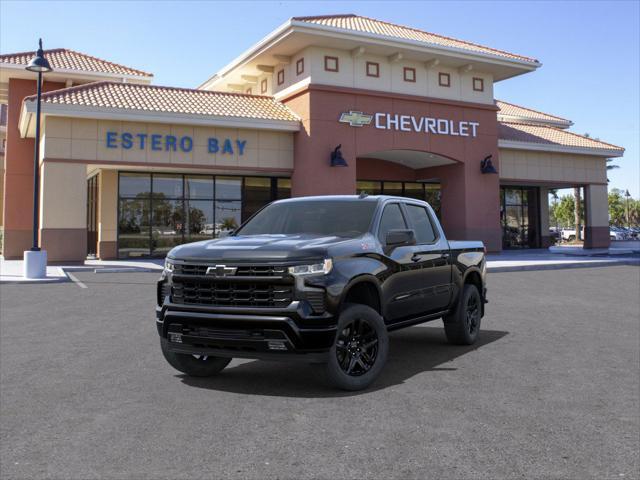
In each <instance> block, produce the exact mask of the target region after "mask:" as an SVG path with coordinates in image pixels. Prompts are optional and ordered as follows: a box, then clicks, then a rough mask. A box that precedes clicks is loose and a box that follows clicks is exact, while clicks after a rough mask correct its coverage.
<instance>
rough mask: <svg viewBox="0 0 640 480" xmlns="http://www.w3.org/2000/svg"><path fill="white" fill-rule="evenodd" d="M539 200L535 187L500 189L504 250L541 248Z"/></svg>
mask: <svg viewBox="0 0 640 480" xmlns="http://www.w3.org/2000/svg"><path fill="white" fill-rule="evenodd" d="M537 198H538V189H537V188H535V187H501V188H500V219H501V222H502V246H503V248H535V247H537V246H539V234H538V221H539V215H538V207H537V203H538V202H537Z"/></svg>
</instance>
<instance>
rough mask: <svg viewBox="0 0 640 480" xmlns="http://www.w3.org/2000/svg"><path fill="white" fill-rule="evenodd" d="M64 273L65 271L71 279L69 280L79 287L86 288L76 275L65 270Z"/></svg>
mask: <svg viewBox="0 0 640 480" xmlns="http://www.w3.org/2000/svg"><path fill="white" fill-rule="evenodd" d="M66 273H67V276H68V277H69V278H70V279H71V281H72V282H73V283H75V284H76V285H78V286H79V287H80V288H88V287H87V286H86V285H85V284H84V283H82V282H81V281H80V280H78V277H76V276H75V275H74V274H73V273H71V272H66Z"/></svg>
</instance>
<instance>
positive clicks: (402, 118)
mask: <svg viewBox="0 0 640 480" xmlns="http://www.w3.org/2000/svg"><path fill="white" fill-rule="evenodd" d="M338 121H339V122H341V123H348V124H349V125H351V126H352V127H364V126H365V125H370V124H371V122H373V124H374V126H375V127H376V128H378V129H380V130H397V131H401V132H416V133H427V134H434V135H451V136H454V137H458V136H459V137H477V136H478V127H479V126H480V123H479V122H467V121H455V120H450V119H447V118H432V117H416V116H414V115H400V114H397V113H384V112H377V113H374V114H373V115H371V114H368V113H363V112H357V111H354V110H349V111H348V112H343V113H342V114H341V115H340V119H339V120H338Z"/></svg>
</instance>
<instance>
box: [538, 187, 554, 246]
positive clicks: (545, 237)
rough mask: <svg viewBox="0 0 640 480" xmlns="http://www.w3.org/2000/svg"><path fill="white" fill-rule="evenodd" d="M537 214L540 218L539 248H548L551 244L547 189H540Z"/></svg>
mask: <svg viewBox="0 0 640 480" xmlns="http://www.w3.org/2000/svg"><path fill="white" fill-rule="evenodd" d="M538 214H539V216H540V247H541V248H548V247H550V246H551V245H552V243H553V242H552V241H551V235H550V234H549V189H548V188H546V187H540V194H539V197H538Z"/></svg>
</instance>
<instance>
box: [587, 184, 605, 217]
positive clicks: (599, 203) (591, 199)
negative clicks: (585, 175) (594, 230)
mask: <svg viewBox="0 0 640 480" xmlns="http://www.w3.org/2000/svg"><path fill="white" fill-rule="evenodd" d="M585 202H586V213H587V219H586V220H587V225H588V226H590V227H608V226H609V200H608V193H607V186H606V185H587V186H586V187H585Z"/></svg>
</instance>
